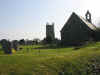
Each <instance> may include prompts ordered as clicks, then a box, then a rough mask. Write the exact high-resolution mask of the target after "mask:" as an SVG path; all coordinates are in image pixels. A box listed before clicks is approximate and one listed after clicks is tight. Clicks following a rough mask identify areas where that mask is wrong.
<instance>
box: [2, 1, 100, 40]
mask: <svg viewBox="0 0 100 75" xmlns="http://www.w3.org/2000/svg"><path fill="white" fill-rule="evenodd" d="M99 6H100V0H0V39H9V40H15V39H16V40H19V39H30V40H32V39H35V38H39V39H43V38H44V37H45V36H46V23H47V22H48V23H49V24H52V23H54V24H55V37H56V38H59V39H60V30H61V29H62V27H63V26H64V24H65V22H66V21H67V20H68V18H69V16H70V15H71V13H72V12H75V13H76V14H78V15H79V16H82V17H84V18H85V13H86V12H87V10H89V11H90V12H91V14H92V21H93V23H94V24H95V25H96V26H98V27H99V24H100V23H99V21H100V10H99Z"/></svg>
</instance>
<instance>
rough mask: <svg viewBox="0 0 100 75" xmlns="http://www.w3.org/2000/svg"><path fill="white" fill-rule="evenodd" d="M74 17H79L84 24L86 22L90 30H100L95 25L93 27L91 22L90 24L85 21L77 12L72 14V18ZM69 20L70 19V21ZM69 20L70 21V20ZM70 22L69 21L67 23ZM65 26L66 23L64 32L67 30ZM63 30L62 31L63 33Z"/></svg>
mask: <svg viewBox="0 0 100 75" xmlns="http://www.w3.org/2000/svg"><path fill="white" fill-rule="evenodd" d="M73 15H75V16H77V17H78V18H80V20H81V21H82V22H84V23H85V24H86V25H87V26H88V27H89V28H90V29H92V30H93V31H98V30H99V29H98V28H97V27H96V26H95V25H93V24H92V23H90V22H88V21H87V20H86V19H84V18H83V17H82V16H78V15H77V14H76V13H75V12H73V13H72V15H71V16H70V18H71V17H72V16H73ZM70 18H69V19H70ZM69 19H68V20H69ZM67 22H68V21H67ZM65 26H66V23H65V25H64V26H63V28H62V30H63V29H64V28H65ZM62 30H61V31H62Z"/></svg>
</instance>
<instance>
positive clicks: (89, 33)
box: [61, 11, 100, 45]
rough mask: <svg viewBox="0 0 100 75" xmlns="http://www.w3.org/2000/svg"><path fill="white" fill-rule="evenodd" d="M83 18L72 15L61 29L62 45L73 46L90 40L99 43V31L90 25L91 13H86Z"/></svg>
mask: <svg viewBox="0 0 100 75" xmlns="http://www.w3.org/2000/svg"><path fill="white" fill-rule="evenodd" d="M85 17H86V18H83V17H81V16H79V15H77V14H76V13H75V12H73V13H72V15H71V16H70V17H69V19H68V21H67V22H66V23H65V25H64V26H63V28H62V29H61V43H62V44H66V45H75V44H80V43H83V42H86V41H91V40H92V41H100V30H99V29H98V28H97V27H96V26H95V25H94V24H92V20H91V13H90V12H89V11H87V13H86V14H85Z"/></svg>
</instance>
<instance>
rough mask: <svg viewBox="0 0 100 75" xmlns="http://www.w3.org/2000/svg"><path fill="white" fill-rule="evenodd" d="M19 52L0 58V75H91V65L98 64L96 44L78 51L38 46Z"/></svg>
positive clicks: (25, 47)
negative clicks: (60, 74)
mask: <svg viewBox="0 0 100 75" xmlns="http://www.w3.org/2000/svg"><path fill="white" fill-rule="evenodd" d="M21 48H22V50H20V51H17V52H16V53H15V54H12V55H1V56H0V75H59V73H60V72H64V75H92V71H93V69H94V71H95V68H92V67H91V66H92V64H98V63H100V42H97V43H92V44H87V45H85V46H83V47H81V48H79V49H78V50H75V48H74V47H67V48H48V47H46V48H45V47H44V46H40V45H37V46H35V45H34V46H21ZM96 66H99V65H96ZM98 75H100V74H98Z"/></svg>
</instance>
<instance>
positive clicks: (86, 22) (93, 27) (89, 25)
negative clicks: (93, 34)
mask: <svg viewBox="0 0 100 75" xmlns="http://www.w3.org/2000/svg"><path fill="white" fill-rule="evenodd" d="M78 17H79V18H80V19H81V20H82V21H83V22H84V23H85V24H86V25H87V26H88V27H89V28H90V29H92V30H94V31H96V30H97V27H96V26H95V25H93V24H92V23H90V22H88V21H87V20H85V19H84V18H83V17H81V16H78Z"/></svg>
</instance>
